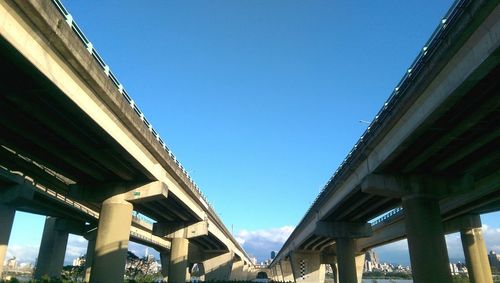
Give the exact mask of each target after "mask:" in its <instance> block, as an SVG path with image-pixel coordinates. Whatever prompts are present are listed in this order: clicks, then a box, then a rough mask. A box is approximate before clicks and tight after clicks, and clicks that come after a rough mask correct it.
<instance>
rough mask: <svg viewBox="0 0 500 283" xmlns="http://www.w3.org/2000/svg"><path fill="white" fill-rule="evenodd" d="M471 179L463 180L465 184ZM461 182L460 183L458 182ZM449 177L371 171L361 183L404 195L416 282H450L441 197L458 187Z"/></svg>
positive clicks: (395, 195)
mask: <svg viewBox="0 0 500 283" xmlns="http://www.w3.org/2000/svg"><path fill="white" fill-rule="evenodd" d="M469 182H470V180H469V179H464V180H461V182H459V183H460V185H459V187H466V186H468V185H469ZM457 184H458V183H457ZM457 184H453V185H452V184H451V182H450V180H449V179H447V178H439V177H436V176H394V175H379V174H370V175H368V176H366V177H365V178H364V179H363V181H362V182H361V190H362V191H363V192H365V193H370V194H375V195H382V196H387V197H393V198H401V200H402V205H403V211H404V213H405V231H406V235H407V240H408V248H409V251H410V261H411V268H412V274H413V282H415V283H451V282H452V278H451V271H450V267H449V262H450V260H449V258H448V251H447V249H446V241H445V237H444V229H443V223H442V219H441V211H440V207H439V197H440V195H441V196H442V195H443V194H444V193H446V192H447V191H451V190H454V189H457V188H456V186H458V185H457Z"/></svg>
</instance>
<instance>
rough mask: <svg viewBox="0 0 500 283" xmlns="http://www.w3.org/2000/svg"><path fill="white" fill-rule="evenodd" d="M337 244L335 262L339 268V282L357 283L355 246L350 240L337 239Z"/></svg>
mask: <svg viewBox="0 0 500 283" xmlns="http://www.w3.org/2000/svg"><path fill="white" fill-rule="evenodd" d="M336 242H337V245H336V246H337V261H338V267H339V282H340V283H349V282H357V278H358V276H357V274H356V246H355V243H354V239H352V238H339V239H337V240H336Z"/></svg>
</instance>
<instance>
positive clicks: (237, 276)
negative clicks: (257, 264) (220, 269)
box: [229, 260, 244, 281]
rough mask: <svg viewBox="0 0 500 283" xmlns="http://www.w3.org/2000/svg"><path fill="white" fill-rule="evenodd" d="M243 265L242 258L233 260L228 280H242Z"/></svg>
mask: <svg viewBox="0 0 500 283" xmlns="http://www.w3.org/2000/svg"><path fill="white" fill-rule="evenodd" d="M243 266H244V262H243V261H242V260H238V261H235V262H233V267H232V270H231V276H230V278H229V280H231V281H236V280H244V278H243Z"/></svg>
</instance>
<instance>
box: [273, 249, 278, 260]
mask: <svg viewBox="0 0 500 283" xmlns="http://www.w3.org/2000/svg"><path fill="white" fill-rule="evenodd" d="M277 253H278V252H277V251H271V259H274V258H275V257H276V254H277Z"/></svg>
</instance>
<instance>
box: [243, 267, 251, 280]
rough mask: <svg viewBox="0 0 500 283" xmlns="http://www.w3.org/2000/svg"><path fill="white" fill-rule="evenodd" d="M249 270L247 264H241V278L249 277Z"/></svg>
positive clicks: (246, 278)
mask: <svg viewBox="0 0 500 283" xmlns="http://www.w3.org/2000/svg"><path fill="white" fill-rule="evenodd" d="M249 270H250V267H249V266H248V264H245V265H243V273H242V276H241V280H243V281H245V280H248V279H249V275H248V274H249Z"/></svg>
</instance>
